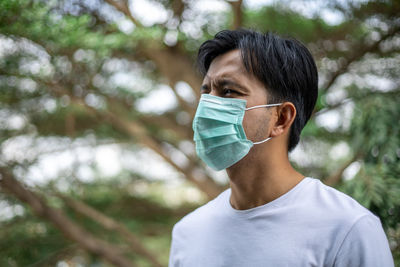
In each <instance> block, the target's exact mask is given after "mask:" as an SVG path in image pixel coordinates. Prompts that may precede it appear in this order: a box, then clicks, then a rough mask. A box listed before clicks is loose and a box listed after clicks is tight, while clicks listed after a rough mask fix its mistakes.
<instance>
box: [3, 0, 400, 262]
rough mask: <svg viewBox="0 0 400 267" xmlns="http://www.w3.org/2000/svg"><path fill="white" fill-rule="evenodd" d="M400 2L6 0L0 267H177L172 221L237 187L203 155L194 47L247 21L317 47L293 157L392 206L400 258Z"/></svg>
mask: <svg viewBox="0 0 400 267" xmlns="http://www.w3.org/2000/svg"><path fill="white" fill-rule="evenodd" d="M399 14H400V2H399V1H396V0H385V1H383V0H382V1H378V0H377V1H367V0H357V1H346V0H334V1H322V0H309V1H300V0H298V1H287V0H281V1H272V0H271V1H270V0H265V1H264V0H263V1H255V0H252V1H250V0H247V1H218V0H216V1H205V0H199V1H194V0H158V1H156V0H82V1H78V0H60V1H57V0H50V1H44V0H43V1H41V0H1V1H0V266H32V267H33V266H58V267H65V266H166V265H167V262H168V255H169V246H170V241H171V230H172V227H173V225H174V223H176V222H177V221H178V220H179V219H180V218H182V217H183V216H184V215H185V214H187V213H188V212H190V211H192V210H193V209H195V208H196V207H198V206H200V205H202V204H204V203H206V202H207V201H209V200H210V199H213V198H214V197H215V196H217V195H218V194H219V193H220V192H222V191H223V190H224V189H226V188H227V186H228V178H227V176H226V174H225V172H224V171H221V172H214V171H212V170H211V169H209V168H207V167H206V166H205V165H204V164H203V163H202V162H201V161H200V160H199V159H197V157H196V155H195V150H194V145H193V142H192V137H193V133H192V129H191V121H192V118H193V116H194V113H195V109H196V102H197V100H198V98H199V92H200V90H199V88H200V85H201V80H202V77H200V75H199V73H198V72H197V71H196V68H195V58H196V53H197V49H198V48H199V46H200V44H201V43H202V42H204V41H205V40H207V39H210V38H212V37H213V36H214V35H215V34H216V33H217V32H218V31H220V30H222V29H235V28H239V27H247V28H253V29H256V30H260V31H272V32H275V33H278V34H280V35H282V36H292V37H295V38H297V39H299V40H301V41H302V42H303V43H305V44H306V46H307V47H308V48H309V49H310V51H311V52H312V54H313V55H314V57H315V59H316V62H317V65H318V69H319V75H320V81H319V98H318V102H317V105H316V108H315V111H314V113H313V116H312V119H311V121H310V122H309V123H308V125H307V126H306V127H305V129H304V131H303V133H302V140H301V143H300V145H299V146H298V147H297V148H296V149H295V151H294V152H293V153H291V154H290V159H291V161H292V163H293V164H294V166H295V167H296V168H297V169H298V170H299V171H300V172H302V173H303V174H305V175H307V176H312V177H315V178H319V179H321V180H322V181H323V182H325V183H326V184H328V185H331V186H334V187H335V188H337V189H339V190H341V191H343V192H345V193H347V194H349V195H351V196H352V197H353V198H355V199H356V200H358V201H359V202H360V203H361V204H362V205H364V206H365V207H367V208H368V209H370V210H371V211H372V212H373V213H375V214H376V215H377V216H379V217H380V219H381V221H382V224H383V226H384V229H385V231H386V234H387V236H388V239H389V242H390V246H391V249H392V252H393V255H394V257H395V260H396V262H397V264H400V224H399V222H400V67H399V66H400V18H399ZM272 156H273V155H272ZM227 234H228V233H227ZM365 234H366V235H368V233H365ZM399 266H400V265H399Z"/></svg>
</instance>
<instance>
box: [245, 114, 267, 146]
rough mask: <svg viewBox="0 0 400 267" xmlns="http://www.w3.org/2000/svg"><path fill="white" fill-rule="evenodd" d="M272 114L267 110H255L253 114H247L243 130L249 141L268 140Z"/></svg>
mask: <svg viewBox="0 0 400 267" xmlns="http://www.w3.org/2000/svg"><path fill="white" fill-rule="evenodd" d="M269 123H270V114H269V113H268V112H266V111H265V110H262V109H260V110H259V111H258V110H257V111H256V110H253V111H252V114H250V113H247V112H246V113H245V115H244V118H243V128H244V131H245V133H246V136H247V139H250V140H256V139H257V140H258V139H260V138H266V137H265V136H267V135H268V132H269Z"/></svg>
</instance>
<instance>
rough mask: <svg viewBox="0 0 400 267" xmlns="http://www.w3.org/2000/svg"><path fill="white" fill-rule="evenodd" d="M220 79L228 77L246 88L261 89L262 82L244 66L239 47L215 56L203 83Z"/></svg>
mask: <svg viewBox="0 0 400 267" xmlns="http://www.w3.org/2000/svg"><path fill="white" fill-rule="evenodd" d="M221 79H230V80H233V81H235V82H236V83H237V84H239V85H241V86H242V87H243V88H246V89H248V90H251V91H254V90H263V91H264V93H265V90H266V88H265V87H264V84H263V83H262V82H261V81H260V80H258V79H257V78H256V77H255V76H254V75H253V74H251V73H249V72H248V71H247V70H246V68H245V67H244V64H243V61H242V54H241V52H240V50H239V49H236V50H232V51H229V52H226V53H225V54H222V55H220V56H218V57H216V58H215V59H214V60H213V61H212V62H211V64H210V67H209V68H208V71H207V74H206V76H205V77H204V80H203V84H209V83H214V82H216V81H218V80H221Z"/></svg>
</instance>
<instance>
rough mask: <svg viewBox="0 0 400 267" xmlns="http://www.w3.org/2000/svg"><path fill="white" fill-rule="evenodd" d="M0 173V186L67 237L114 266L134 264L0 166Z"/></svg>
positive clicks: (130, 266) (122, 266) (125, 266)
mask: <svg viewBox="0 0 400 267" xmlns="http://www.w3.org/2000/svg"><path fill="white" fill-rule="evenodd" d="M0 175H1V178H0V186H1V187H2V188H3V189H5V190H6V191H7V192H9V193H11V194H12V195H14V196H15V197H16V198H18V199H19V200H20V201H22V202H24V203H26V204H28V205H29V206H30V207H31V208H32V210H33V212H34V213H35V214H36V215H37V216H40V217H43V218H45V219H47V220H49V221H50V222H52V223H53V224H54V225H55V226H56V227H57V228H58V229H59V230H60V231H61V232H62V233H63V234H64V235H65V236H67V237H68V238H69V239H71V240H73V241H75V242H77V243H78V244H79V245H80V246H81V247H83V248H84V249H86V250H87V251H89V252H91V253H93V254H96V255H98V256H99V257H101V258H103V259H105V260H106V261H108V262H110V263H111V264H113V265H115V266H121V267H132V266H134V264H133V263H132V262H131V261H129V260H128V259H127V258H125V256H123V255H122V252H121V251H120V250H119V249H116V248H115V247H113V246H112V245H110V244H109V243H107V242H105V241H103V240H101V239H98V238H96V237H94V236H93V235H92V234H91V233H89V232H87V231H86V230H84V229H83V228H81V227H80V226H78V225H77V224H75V223H74V222H73V221H71V220H70V219H69V218H68V217H67V216H66V215H65V214H64V213H63V212H62V211H61V210H58V209H55V208H51V207H49V206H48V205H47V204H46V203H45V201H44V200H43V199H42V198H41V197H40V196H38V195H37V194H36V193H34V192H31V191H29V190H28V189H26V188H25V187H24V186H23V185H22V184H21V183H20V182H18V181H17V180H16V179H15V178H14V177H13V175H12V174H11V173H10V172H8V171H7V170H6V169H5V168H4V167H0Z"/></svg>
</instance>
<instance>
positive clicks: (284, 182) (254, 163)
mask: <svg viewBox="0 0 400 267" xmlns="http://www.w3.org/2000/svg"><path fill="white" fill-rule="evenodd" d="M271 143H272V142H271ZM271 143H269V144H267V143H266V144H263V145H260V147H253V148H252V151H251V153H249V154H248V155H247V156H246V157H245V158H243V159H242V160H241V161H240V162H238V163H236V164H235V165H233V166H232V167H230V168H228V169H227V173H228V176H229V178H230V186H231V190H232V191H231V192H232V193H231V198H230V202H231V205H232V207H233V208H235V209H238V210H245V209H250V208H254V207H257V206H261V205H264V204H266V203H268V202H271V201H273V200H274V199H277V198H278V197H280V196H282V195H283V194H285V193H287V192H288V191H290V190H291V189H292V188H293V187H294V186H296V185H297V184H298V183H299V182H300V181H301V180H302V179H303V178H304V176H303V175H302V174H300V173H298V172H297V171H296V170H294V169H293V167H292V165H291V164H290V162H289V159H288V155H287V152H286V151H281V152H279V151H278V150H276V149H275V150H274V149H273V147H272V146H273V144H271ZM267 145H268V146H270V147H269V148H267V149H262V148H261V146H267ZM265 151H274V153H273V154H271V153H270V154H269V155H263V153H264V154H265Z"/></svg>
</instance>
